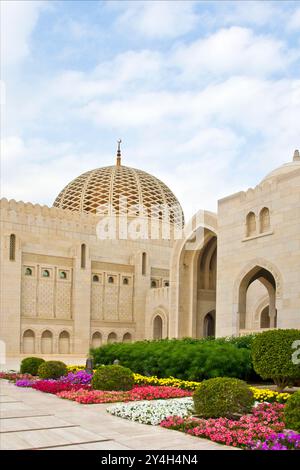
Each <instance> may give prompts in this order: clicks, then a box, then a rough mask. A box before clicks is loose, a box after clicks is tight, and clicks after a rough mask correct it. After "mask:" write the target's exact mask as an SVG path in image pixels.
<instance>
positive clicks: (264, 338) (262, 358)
mask: <svg viewBox="0 0 300 470" xmlns="http://www.w3.org/2000/svg"><path fill="white" fill-rule="evenodd" d="M296 340H300V330H270V331H264V332H263V333H261V334H259V335H257V337H256V338H255V339H254V341H253V344H252V360H253V366H254V369H255V371H256V372H257V373H258V374H259V375H260V376H261V377H262V378H263V379H272V380H273V381H274V383H275V384H276V385H277V387H278V390H279V391H281V390H283V389H284V388H285V387H286V386H287V385H289V384H290V383H293V381H294V380H296V379H298V378H300V364H295V363H294V362H293V353H295V349H293V347H292V346H293V343H294V341H296Z"/></svg>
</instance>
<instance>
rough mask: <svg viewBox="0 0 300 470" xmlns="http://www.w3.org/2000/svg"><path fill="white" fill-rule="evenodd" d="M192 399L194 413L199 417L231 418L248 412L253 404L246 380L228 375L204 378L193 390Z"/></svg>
mask: <svg viewBox="0 0 300 470" xmlns="http://www.w3.org/2000/svg"><path fill="white" fill-rule="evenodd" d="M193 400H194V407H195V412H196V415H198V416H200V417H201V418H219V417H226V418H233V417H235V416H236V415H242V414H245V413H249V412H250V411H251V409H252V407H253V405H254V397H253V393H252V392H251V390H250V389H249V387H248V385H247V384H246V382H243V381H242V380H239V379H231V378H229V377H217V378H215V379H209V380H205V381H204V382H202V383H201V384H200V385H199V387H198V388H197V389H196V390H195V392H194V394H193Z"/></svg>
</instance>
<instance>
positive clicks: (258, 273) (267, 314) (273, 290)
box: [235, 260, 281, 332]
mask: <svg viewBox="0 0 300 470" xmlns="http://www.w3.org/2000/svg"><path fill="white" fill-rule="evenodd" d="M255 281H259V282H260V283H261V284H262V285H263V286H264V287H265V291H266V295H267V302H266V305H265V306H264V308H263V310H262V312H263V320H262V317H260V324H259V327H260V328H263V326H262V324H261V322H262V321H263V324H264V325H267V326H264V327H265V328H276V325H277V310H278V308H279V307H280V305H281V298H280V297H281V276H280V274H279V272H278V271H277V269H276V268H275V267H274V266H273V265H271V264H270V263H267V262H264V260H258V262H257V263H253V264H252V266H250V265H249V268H248V270H247V268H245V269H244V271H243V273H241V275H240V277H239V279H238V281H237V283H236V288H235V295H236V298H237V332H240V331H241V330H244V329H246V325H247V317H246V312H247V291H248V289H249V287H250V286H251V285H252V284H253V283H254V282H255Z"/></svg>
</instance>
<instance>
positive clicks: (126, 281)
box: [123, 277, 129, 286]
mask: <svg viewBox="0 0 300 470" xmlns="http://www.w3.org/2000/svg"><path fill="white" fill-rule="evenodd" d="M128 283H129V282H128V279H127V277H124V279H123V284H124V286H128Z"/></svg>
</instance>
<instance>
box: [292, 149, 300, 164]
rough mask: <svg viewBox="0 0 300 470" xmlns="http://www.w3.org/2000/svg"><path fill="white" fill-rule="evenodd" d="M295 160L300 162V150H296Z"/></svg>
mask: <svg viewBox="0 0 300 470" xmlns="http://www.w3.org/2000/svg"><path fill="white" fill-rule="evenodd" d="M293 160H294V162H300V153H299V150H295V152H294V158H293Z"/></svg>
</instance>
